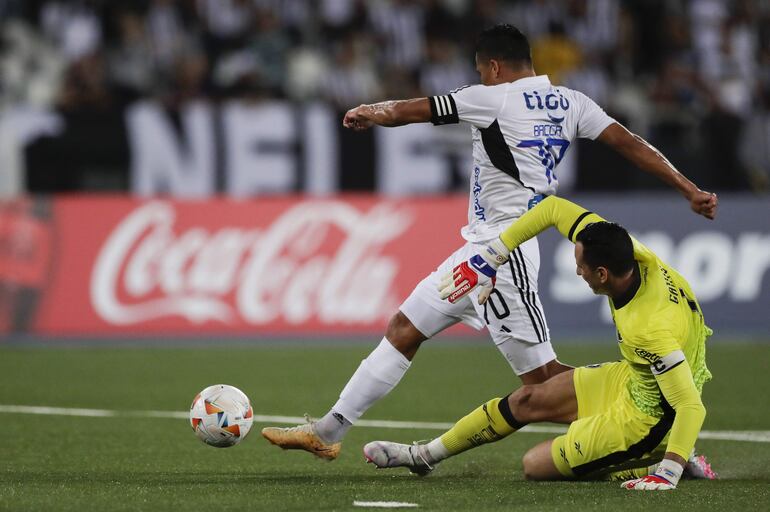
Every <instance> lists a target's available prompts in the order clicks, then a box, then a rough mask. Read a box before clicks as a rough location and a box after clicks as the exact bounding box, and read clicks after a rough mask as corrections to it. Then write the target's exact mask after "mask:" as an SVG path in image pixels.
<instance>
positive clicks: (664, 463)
mask: <svg viewBox="0 0 770 512" xmlns="http://www.w3.org/2000/svg"><path fill="white" fill-rule="evenodd" d="M551 226H554V227H556V229H558V230H559V232H560V233H561V234H562V235H564V236H565V237H567V238H568V239H569V240H570V241H572V242H574V243H575V260H576V263H577V274H578V275H580V276H581V277H582V278H583V279H584V280H585V281H586V283H588V286H590V287H591V289H592V290H593V291H594V293H596V294H601V295H607V296H608V303H609V307H610V311H611V312H612V317H613V319H614V322H615V326H616V328H617V337H618V347H619V348H620V352H621V354H622V356H623V359H622V360H621V361H618V362H613V363H605V364H601V365H590V366H586V367H582V368H576V369H574V370H570V371H567V372H564V373H561V374H559V375H556V376H554V377H553V378H551V379H549V380H547V381H545V382H544V383H542V384H535V385H526V386H523V387H521V388H519V389H517V390H516V391H515V392H513V393H511V394H510V395H508V396H507V397H505V398H502V399H501V398H495V399H493V400H490V401H489V402H487V403H485V404H484V405H482V406H481V407H479V408H478V409H476V410H475V411H473V412H471V413H470V414H469V415H467V416H465V417H464V418H462V419H461V420H460V421H458V422H457V423H456V424H455V426H454V427H452V428H451V429H450V430H449V431H448V432H446V433H445V434H444V435H442V436H441V437H439V438H436V439H434V440H433V441H431V442H430V443H428V444H425V445H405V444H398V443H391V442H387V441H374V442H372V443H369V444H367V445H366V446H365V447H364V455H365V456H366V458H367V459H368V461H369V462H372V463H374V464H375V465H377V466H378V467H399V466H405V467H408V468H409V469H410V470H411V471H412V472H414V473H420V474H426V473H428V472H430V471H431V470H432V468H433V465H435V464H436V463H438V462H440V461H441V460H443V459H446V458H448V457H451V456H453V455H456V454H458V453H461V452H463V451H465V450H468V449H470V448H473V447H475V446H479V445H482V444H486V443H490V442H494V441H497V440H499V439H502V438H503V437H506V436H508V435H510V434H512V433H513V432H515V431H516V430H518V429H520V428H522V427H523V426H524V425H526V424H528V423H534V422H541V421H549V422H558V423H569V429H568V431H567V433H566V434H565V435H562V436H559V437H557V438H555V439H552V440H549V441H545V442H543V443H540V444H539V445H537V446H535V447H533V448H532V449H530V450H529V451H528V452H527V453H526V454H525V455H524V459H523V464H524V473H525V475H526V477H527V478H529V479H533V480H556V479H597V478H605V479H606V478H612V479H623V480H626V481H625V482H624V483H623V487H625V488H626V489H637V490H666V489H674V488H675V487H676V485H677V483H678V481H679V479H680V477H681V476H682V473H683V471H684V469H685V466H686V465H687V460H688V457H689V456H690V454H691V452H692V450H693V446H694V444H695V440H696V438H697V437H698V433H699V432H700V428H701V425H702V424H703V420H704V418H705V416H706V409H705V408H704V406H703V403H702V402H701V390H702V387H703V384H704V383H705V382H707V381H708V380H710V378H711V373H710V372H709V370H708V368H707V367H706V353H705V341H706V338H707V337H708V336H709V335H710V334H711V330H710V329H709V328H708V327H706V325H705V324H704V322H703V315H702V313H701V309H700V306H699V305H698V302H697V300H696V299H695V295H694V294H693V292H692V289H691V288H690V285H689V284H688V283H687V281H686V280H685V279H684V278H683V277H682V276H681V275H680V274H679V273H678V272H677V271H676V270H674V269H673V268H671V267H669V266H668V265H666V264H665V263H663V262H662V261H661V260H660V259H659V258H658V257H657V256H656V255H655V253H653V252H652V251H650V250H649V249H648V248H647V247H645V246H644V245H642V244H641V243H639V242H638V241H637V240H635V239H633V238H632V237H630V236H629V234H628V232H627V231H626V230H625V229H624V228H622V227H621V226H619V225H617V224H614V223H610V222H606V221H605V220H604V219H602V218H601V217H600V216H599V215H596V214H595V213H592V212H589V211H587V210H585V209H584V208H582V207H580V206H578V205H576V204H574V203H571V202H569V201H567V200H564V199H560V198H557V197H549V198H547V199H545V200H543V201H542V202H541V203H540V204H539V205H537V206H536V207H534V208H533V209H532V210H530V211H529V212H527V213H525V214H524V215H523V216H522V217H521V218H519V220H517V221H516V222H515V223H513V224H512V225H511V226H510V227H509V228H508V229H506V230H505V231H504V232H503V233H502V234H501V235H500V237H499V239H497V240H495V241H493V242H492V243H490V244H489V245H488V246H487V247H486V249H485V250H484V251H483V252H482V253H481V254H477V255H475V256H473V257H472V258H470V259H469V260H468V261H466V262H464V263H462V264H460V265H458V266H457V267H455V268H454V270H453V272H452V274H450V275H447V277H446V278H445V279H444V281H443V283H442V289H441V290H440V292H441V295H442V298H445V299H448V300H452V301H453V300H457V299H458V298H460V297H462V296H463V295H465V294H467V293H468V292H469V291H470V290H472V289H473V288H475V287H476V286H481V287H482V288H481V293H480V294H479V301H480V302H483V301H485V300H486V299H487V298H488V297H489V294H490V292H491V291H492V289H493V287H494V281H495V274H496V271H497V267H498V266H500V265H501V264H503V263H505V262H506V261H507V259H508V254H509V253H510V251H511V250H513V249H514V248H516V247H518V246H519V245H520V244H522V243H523V242H525V241H526V240H529V239H530V238H532V237H534V236H535V235H537V234H538V233H540V232H541V231H543V230H545V229H547V228H549V227H551ZM706 470H707V471H710V468H708V467H707V468H706ZM707 477H709V478H710V477H712V476H711V475H708V476H707Z"/></svg>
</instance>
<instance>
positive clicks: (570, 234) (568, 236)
mask: <svg viewBox="0 0 770 512" xmlns="http://www.w3.org/2000/svg"><path fill="white" fill-rule="evenodd" d="M592 213H593V212H589V211H585V212H583V213H581V214H580V217H578V218H577V220H576V221H575V223H574V224H572V227H571V228H569V233H567V239H568V240H569V241H570V242H574V241H575V239H574V238H572V235H574V234H575V230H576V229H577V227H578V226H579V225H580V223H581V222H582V221H583V219H585V218H586V217H588V216H589V215H591V214H592Z"/></svg>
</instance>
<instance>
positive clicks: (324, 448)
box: [262, 416, 342, 460]
mask: <svg viewBox="0 0 770 512" xmlns="http://www.w3.org/2000/svg"><path fill="white" fill-rule="evenodd" d="M305 418H306V419H307V420H308V422H307V423H304V424H302V425H297V426H296V427H285V428H281V427H265V428H263V429H262V437H264V438H265V439H267V440H268V441H270V442H271V443H273V444H274V445H276V446H280V447H281V448H283V449H284V450H305V451H306V452H310V453H312V454H313V455H315V456H316V457H319V458H321V459H324V460H334V459H336V458H337V456H339V454H340V448H342V443H327V442H325V441H324V440H323V439H321V437H320V436H319V435H318V434H317V433H316V431H315V428H314V424H315V422H313V421H310V419H309V418H308V417H307V416H305Z"/></svg>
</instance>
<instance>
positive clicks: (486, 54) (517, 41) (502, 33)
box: [476, 23, 532, 65]
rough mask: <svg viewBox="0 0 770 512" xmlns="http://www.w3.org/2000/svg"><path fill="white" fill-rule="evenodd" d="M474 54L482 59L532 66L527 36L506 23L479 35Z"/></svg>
mask: <svg viewBox="0 0 770 512" xmlns="http://www.w3.org/2000/svg"><path fill="white" fill-rule="evenodd" d="M476 53H477V54H478V55H479V56H480V57H482V58H484V59H495V60H502V61H507V62H511V63H517V62H518V63H520V62H524V63H526V64H530V65H531V64H532V54H531V52H530V49H529V41H528V40H527V36H525V35H524V34H522V33H521V31H520V30H519V29H517V28H516V27H514V26H513V25H508V24H507V23H506V24H501V25H495V26H494V27H492V28H488V29H486V30H484V31H483V32H482V33H481V34H479V37H478V38H477V39H476Z"/></svg>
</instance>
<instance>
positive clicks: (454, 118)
mask: <svg viewBox="0 0 770 512" xmlns="http://www.w3.org/2000/svg"><path fill="white" fill-rule="evenodd" d="M428 103H429V104H430V115H431V117H430V122H431V123H433V124H435V125H441V124H453V123H459V122H460V117H459V116H458V114H457V105H456V104H455V101H454V99H452V96H450V95H448V94H445V95H443V96H431V97H430V98H429V102H428Z"/></svg>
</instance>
